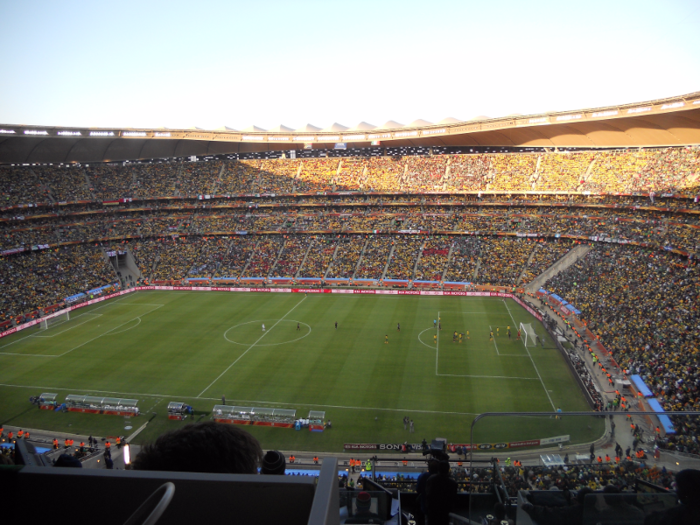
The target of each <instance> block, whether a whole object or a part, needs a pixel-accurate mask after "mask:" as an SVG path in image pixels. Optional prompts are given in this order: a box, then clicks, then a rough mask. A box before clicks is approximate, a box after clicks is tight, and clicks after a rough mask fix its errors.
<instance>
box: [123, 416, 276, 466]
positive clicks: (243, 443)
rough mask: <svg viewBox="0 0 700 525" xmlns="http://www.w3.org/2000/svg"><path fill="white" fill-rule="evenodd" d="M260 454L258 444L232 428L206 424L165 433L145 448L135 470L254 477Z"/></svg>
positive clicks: (261, 454)
mask: <svg viewBox="0 0 700 525" xmlns="http://www.w3.org/2000/svg"><path fill="white" fill-rule="evenodd" d="M262 457H263V451H262V448H261V447H260V443H258V440H257V439H255V438H254V437H253V436H251V435H250V434H249V433H248V432H246V431H245V430H243V429H241V428H239V427H236V426H234V425H226V424H223V423H216V422H214V421H205V422H203V423H193V424H189V425H186V426H184V427H182V428H180V429H178V430H173V431H170V432H166V433H165V434H163V435H161V436H159V437H158V439H156V441H155V443H151V444H148V445H145V446H144V447H143V448H142V449H141V451H140V452H139V454H138V455H137V456H136V459H134V462H133V468H134V469H135V470H165V471H175V472H213V473H221V474H257V473H258V465H260V463H261V461H262Z"/></svg>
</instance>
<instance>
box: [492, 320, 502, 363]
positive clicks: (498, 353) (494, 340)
mask: <svg viewBox="0 0 700 525" xmlns="http://www.w3.org/2000/svg"><path fill="white" fill-rule="evenodd" d="M489 334H493V326H491V325H489ZM491 339H493V345H494V346H495V347H496V355H499V356H500V355H501V353H500V352H499V351H498V345H497V344H496V336H495V335H494V336H493V337H491Z"/></svg>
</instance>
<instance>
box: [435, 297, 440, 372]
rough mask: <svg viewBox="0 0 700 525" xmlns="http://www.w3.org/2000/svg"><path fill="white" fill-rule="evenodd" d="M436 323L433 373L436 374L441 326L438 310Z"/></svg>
mask: <svg viewBox="0 0 700 525" xmlns="http://www.w3.org/2000/svg"><path fill="white" fill-rule="evenodd" d="M437 318H438V325H437V329H436V330H437V338H436V341H435V375H439V374H438V359H439V357H438V356H439V355H440V328H441V327H442V320H441V319H440V311H439V310H438V317H437Z"/></svg>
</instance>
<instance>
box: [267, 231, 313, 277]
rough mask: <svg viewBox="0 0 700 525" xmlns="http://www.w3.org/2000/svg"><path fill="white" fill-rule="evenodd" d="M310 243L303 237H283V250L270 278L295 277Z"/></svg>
mask: <svg viewBox="0 0 700 525" xmlns="http://www.w3.org/2000/svg"><path fill="white" fill-rule="evenodd" d="M310 242H311V241H310V239H309V238H308V237H307V236H305V235H300V236H285V242H284V250H283V251H282V254H281V255H280V257H279V259H278V260H277V263H276V264H275V267H274V268H273V270H272V276H273V277H294V276H296V274H297V272H298V271H299V268H300V267H301V263H302V262H303V261H304V257H305V256H306V253H307V251H308V249H309V245H310Z"/></svg>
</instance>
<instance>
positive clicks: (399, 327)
mask: <svg viewBox="0 0 700 525" xmlns="http://www.w3.org/2000/svg"><path fill="white" fill-rule="evenodd" d="M396 330H397V331H398V332H400V331H401V323H396Z"/></svg>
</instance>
